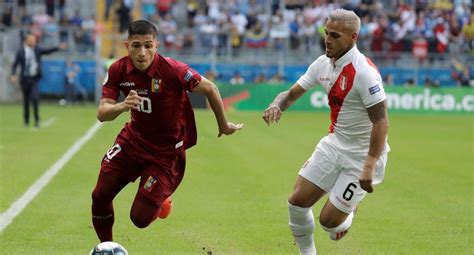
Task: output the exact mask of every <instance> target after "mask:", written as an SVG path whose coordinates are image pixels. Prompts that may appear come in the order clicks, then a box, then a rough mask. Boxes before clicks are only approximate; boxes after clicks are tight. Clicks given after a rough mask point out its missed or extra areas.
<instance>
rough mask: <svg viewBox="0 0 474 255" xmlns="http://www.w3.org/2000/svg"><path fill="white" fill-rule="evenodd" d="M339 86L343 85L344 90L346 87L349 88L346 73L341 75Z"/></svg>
mask: <svg viewBox="0 0 474 255" xmlns="http://www.w3.org/2000/svg"><path fill="white" fill-rule="evenodd" d="M339 86H340V87H341V89H342V90H343V91H344V90H346V88H347V77H346V76H345V75H343V76H342V77H341V81H340V82H339Z"/></svg>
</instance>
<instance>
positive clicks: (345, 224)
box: [321, 212, 354, 240]
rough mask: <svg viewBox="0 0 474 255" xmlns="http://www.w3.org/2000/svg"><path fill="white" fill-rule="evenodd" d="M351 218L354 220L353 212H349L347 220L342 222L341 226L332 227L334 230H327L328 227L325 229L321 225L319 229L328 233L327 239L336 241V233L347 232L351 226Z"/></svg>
mask: <svg viewBox="0 0 474 255" xmlns="http://www.w3.org/2000/svg"><path fill="white" fill-rule="evenodd" d="M353 218H354V212H351V213H350V214H349V215H347V218H346V219H345V220H344V222H343V223H341V225H339V226H337V227H334V228H328V227H325V226H323V225H321V228H322V229H324V231H326V232H328V233H329V237H330V238H331V239H333V240H337V239H336V235H337V233H340V232H343V231H346V230H348V229H349V228H350V227H351V225H352V219H353Z"/></svg>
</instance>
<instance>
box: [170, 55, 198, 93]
mask: <svg viewBox="0 0 474 255" xmlns="http://www.w3.org/2000/svg"><path fill="white" fill-rule="evenodd" d="M171 63H173V65H174V68H175V71H176V74H177V75H178V77H177V78H178V80H179V82H180V83H181V84H182V85H183V87H184V89H185V90H187V91H193V89H194V88H195V87H196V86H197V85H199V83H200V82H201V75H200V74H199V73H198V72H196V71H195V70H194V69H192V68H190V67H189V66H188V65H187V64H185V63H182V62H179V61H176V60H172V62H171Z"/></svg>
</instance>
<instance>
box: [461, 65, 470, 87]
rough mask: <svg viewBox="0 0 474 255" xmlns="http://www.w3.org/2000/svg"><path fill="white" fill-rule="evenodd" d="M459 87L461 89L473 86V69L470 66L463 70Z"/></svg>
mask: <svg viewBox="0 0 474 255" xmlns="http://www.w3.org/2000/svg"><path fill="white" fill-rule="evenodd" d="M458 84H459V86H461V87H469V86H473V84H474V83H473V79H472V75H471V69H470V68H469V66H465V67H464V69H463V70H462V73H461V76H460V77H459V83H458Z"/></svg>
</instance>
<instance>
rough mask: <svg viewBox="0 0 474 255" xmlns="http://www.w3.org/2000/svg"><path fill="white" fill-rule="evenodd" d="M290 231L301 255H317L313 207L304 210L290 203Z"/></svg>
mask: <svg viewBox="0 0 474 255" xmlns="http://www.w3.org/2000/svg"><path fill="white" fill-rule="evenodd" d="M288 212H289V214H290V216H289V217H290V229H291V232H292V233H293V237H294V238H295V242H296V244H297V245H298V248H299V249H300V254H301V255H316V246H315V245H314V239H313V232H314V216H313V211H311V207H308V208H303V207H298V206H294V205H292V204H290V203H289V202H288Z"/></svg>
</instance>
